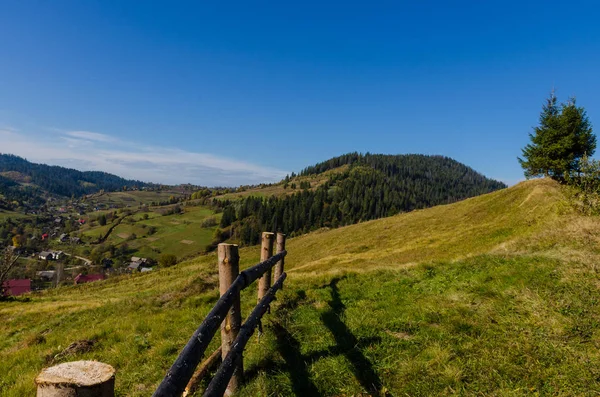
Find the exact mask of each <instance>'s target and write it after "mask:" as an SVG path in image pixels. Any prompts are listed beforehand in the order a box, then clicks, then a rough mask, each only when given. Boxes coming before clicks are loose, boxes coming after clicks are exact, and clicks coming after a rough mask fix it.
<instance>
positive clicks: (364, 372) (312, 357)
mask: <svg viewBox="0 0 600 397" xmlns="http://www.w3.org/2000/svg"><path fill="white" fill-rule="evenodd" d="M340 280H341V279H339V278H336V279H334V280H332V281H331V283H329V284H327V285H325V286H323V288H331V297H332V300H331V301H329V302H328V304H329V307H330V309H329V310H328V311H327V312H325V313H323V314H322V315H321V320H322V321H323V324H324V325H325V326H326V327H327V328H328V329H329V331H330V332H331V333H332V335H333V337H334V339H335V341H336V344H335V346H332V347H330V348H328V349H324V350H320V351H316V352H312V353H310V354H307V355H303V354H302V352H301V346H300V342H299V341H298V340H297V339H296V338H294V336H293V335H292V334H291V333H290V332H289V331H288V330H287V329H286V327H285V326H284V325H282V324H281V323H280V322H279V321H272V322H271V324H270V325H269V329H271V330H272V331H273V334H274V335H275V337H276V344H277V350H278V352H279V354H280V355H281V357H282V358H283V360H284V361H285V364H279V363H277V362H276V361H274V360H273V359H272V358H268V359H264V360H262V361H260V362H258V363H257V364H255V365H253V366H252V367H251V368H249V369H248V370H247V371H246V373H245V381H246V382H249V381H250V380H252V379H254V378H255V377H256V376H257V375H258V374H259V373H260V372H263V371H264V372H266V373H267V374H275V373H277V372H280V371H286V372H288V373H289V375H290V380H291V382H292V390H293V391H294V394H295V395H296V396H317V395H319V394H320V393H319V390H318V388H317V387H316V386H315V384H314V383H313V382H312V380H311V378H310V372H309V369H308V366H309V365H310V364H312V363H314V362H316V361H318V360H320V359H322V358H325V357H332V356H338V355H344V356H345V357H346V359H347V360H348V361H349V362H350V363H351V365H352V370H353V373H354V376H355V377H356V379H357V380H358V381H359V383H360V384H361V386H362V387H363V388H364V389H365V391H367V392H368V393H369V394H370V395H371V396H373V397H377V396H381V394H380V390H381V387H382V383H381V379H380V378H379V376H378V375H377V373H376V372H375V370H374V369H373V366H372V364H371V362H370V361H369V360H368V359H367V358H366V357H365V356H364V355H363V353H362V351H361V350H360V349H361V348H362V347H363V346H369V345H370V344H373V343H379V342H381V339H380V338H377V337H374V338H364V339H360V340H359V339H358V338H356V336H354V334H353V333H352V332H351V331H350V329H348V327H347V326H346V324H344V322H343V321H342V320H341V318H340V316H341V315H342V314H343V312H344V311H345V310H346V307H345V305H344V304H343V303H342V301H341V298H340V294H339V290H338V287H337V283H338V282H339V281H340ZM305 299H306V295H305V294H304V291H299V292H298V293H297V294H296V296H295V297H294V299H291V300H288V301H286V302H285V303H284V304H283V305H282V306H280V307H279V308H278V309H277V312H276V314H277V315H278V316H277V317H280V318H281V317H285V316H286V315H287V314H288V313H290V312H292V311H293V310H294V309H296V308H297V307H298V306H299V305H300V304H301V303H302V302H303V301H305Z"/></svg>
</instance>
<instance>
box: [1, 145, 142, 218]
mask: <svg viewBox="0 0 600 397" xmlns="http://www.w3.org/2000/svg"><path fill="white" fill-rule="evenodd" d="M147 185H148V184H146V183H144V182H141V181H135V180H129V179H123V178H121V177H118V176H116V175H113V174H109V173H106V172H101V171H77V170H74V169H71V168H65V167H59V166H50V165H46V164H36V163H31V162H29V161H27V160H25V159H24V158H22V157H19V156H15V155H12V154H1V153H0V195H2V196H3V197H4V201H5V206H6V202H12V201H17V202H24V203H26V204H35V203H39V202H43V201H44V200H43V199H44V197H47V196H63V197H71V196H76V197H78V196H82V195H84V194H91V193H96V192H99V191H100V190H105V191H115V190H119V189H122V188H123V187H124V186H127V187H129V188H131V187H134V186H136V187H144V186H147ZM0 205H1V203H0Z"/></svg>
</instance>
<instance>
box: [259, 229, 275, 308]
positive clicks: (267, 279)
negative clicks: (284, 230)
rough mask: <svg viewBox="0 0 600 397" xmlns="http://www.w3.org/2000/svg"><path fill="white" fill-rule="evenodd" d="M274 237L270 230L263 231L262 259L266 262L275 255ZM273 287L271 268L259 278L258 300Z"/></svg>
mask: <svg viewBox="0 0 600 397" xmlns="http://www.w3.org/2000/svg"><path fill="white" fill-rule="evenodd" d="M273 237H275V235H274V234H273V233H269V232H263V234H262V243H261V246H260V261H261V262H264V261H266V260H267V259H269V258H270V257H272V256H273V240H274V239H273ZM269 288H271V269H269V270H267V271H266V272H265V274H264V275H263V276H262V277H261V278H260V279H259V280H258V301H259V302H260V300H261V299H262V298H263V296H265V294H266V293H267V291H268V290H269Z"/></svg>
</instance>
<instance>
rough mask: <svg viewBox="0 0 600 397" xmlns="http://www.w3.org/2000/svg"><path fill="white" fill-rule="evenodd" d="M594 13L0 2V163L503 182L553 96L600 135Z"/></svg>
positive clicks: (217, 180) (153, 175)
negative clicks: (352, 168)
mask: <svg viewBox="0 0 600 397" xmlns="http://www.w3.org/2000/svg"><path fill="white" fill-rule="evenodd" d="M596 3H597V2H594V1H588V2H583V1H570V2H566V3H565V2H554V1H544V2H528V1H522V0H521V1H518V2H513V1H502V2H488V1H452V2H450V1H410V2H402V1H394V2H374V1H369V2H366V1H365V2H352V1H346V2H323V1H319V2H317V1H314V2H313V1H302V2H248V1H244V2H236V1H230V2H188V3H186V2H182V1H180V2H166V1H165V2H154V1H147V2H139V1H86V0H77V1H63V0H56V1H51V2H49V1H28V0H14V1H12V0H0V37H1V38H2V39H1V40H0V152H5V153H6V152H8V153H15V154H19V155H22V156H24V157H26V158H28V159H30V160H32V161H41V162H46V163H51V164H59V165H67V166H72V167H75V168H80V169H101V170H105V171H109V172H114V173H117V174H119V175H123V176H126V177H133V178H138V179H143V180H149V181H154V182H166V183H182V182H191V183H197V184H206V185H239V184H242V183H257V182H263V181H264V182H269V181H274V180H278V179H279V178H281V177H282V176H283V175H285V174H286V173H287V172H291V171H298V170H300V169H302V168H304V167H305V166H307V165H311V164H313V163H316V162H318V161H322V160H325V159H327V158H330V157H333V156H336V155H339V154H343V153H346V152H350V151H361V152H367V151H370V152H373V153H393V154H396V153H425V154H442V155H446V156H450V157H453V158H455V159H457V160H459V161H461V162H464V163H465V164H467V165H469V166H471V167H473V168H475V169H476V170H478V171H480V172H482V173H484V174H486V175H488V176H491V177H494V178H497V179H500V180H503V181H505V182H508V183H510V184H512V183H515V182H517V181H519V180H521V179H523V176H522V171H521V169H520V167H519V165H518V163H517V160H516V157H517V156H518V155H519V154H520V149H521V147H523V146H524V145H525V144H526V143H527V141H528V133H529V132H531V129H532V127H533V126H534V125H536V123H537V119H538V115H539V111H540V108H541V104H542V102H543V101H544V99H545V98H546V97H547V95H548V93H549V92H550V90H551V89H552V87H553V86H554V87H555V88H556V90H557V95H558V97H559V99H561V100H566V99H567V97H568V96H571V95H575V96H577V100H578V102H579V104H580V105H582V106H584V107H585V108H586V109H587V111H588V115H589V117H590V119H591V121H592V124H596V123H598V122H600V121H599V120H600V95H598V93H600V73H599V71H600V24H599V23H598V20H600V5H597V4H596Z"/></svg>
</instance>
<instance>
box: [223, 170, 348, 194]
mask: <svg viewBox="0 0 600 397" xmlns="http://www.w3.org/2000/svg"><path fill="white" fill-rule="evenodd" d="M348 169H350V167H349V166H347V165H344V166H341V167H338V168H335V169H333V170H329V171H325V172H322V173H320V174H318V175H307V176H297V177H294V178H291V179H290V182H289V185H290V186H288V187H287V188H286V189H284V187H283V185H284V184H283V183H281V182H280V183H276V184H274V185H272V186H264V187H255V188H252V189H247V190H244V191H243V192H235V193H227V194H222V195H220V196H217V198H218V199H222V200H225V199H228V200H236V199H240V198H243V197H248V196H254V197H270V196H286V195H290V194H294V193H297V192H300V191H301V189H300V182H310V188H311V190H315V189H316V188H317V187H319V186H321V185H322V184H323V183H325V182H326V181H327V180H329V177H330V176H331V175H333V174H339V173H342V172H345V171H347V170H348ZM292 183H295V184H296V188H295V189H292V187H291V184H292Z"/></svg>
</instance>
